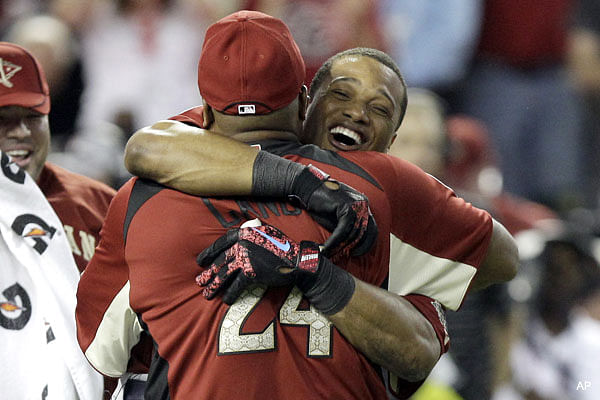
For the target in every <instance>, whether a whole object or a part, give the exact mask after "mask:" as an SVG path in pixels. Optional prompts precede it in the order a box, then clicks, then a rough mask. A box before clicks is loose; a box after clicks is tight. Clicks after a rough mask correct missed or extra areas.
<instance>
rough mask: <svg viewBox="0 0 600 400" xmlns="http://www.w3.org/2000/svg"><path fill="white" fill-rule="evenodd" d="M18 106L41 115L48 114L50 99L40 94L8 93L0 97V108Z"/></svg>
mask: <svg viewBox="0 0 600 400" xmlns="http://www.w3.org/2000/svg"><path fill="white" fill-rule="evenodd" d="M6 106H20V107H25V108H31V109H32V110H35V111H37V112H39V113H41V114H48V113H49V112H50V97H49V96H47V95H45V94H42V93H31V92H27V93H10V94H6V95H4V96H0V107H6Z"/></svg>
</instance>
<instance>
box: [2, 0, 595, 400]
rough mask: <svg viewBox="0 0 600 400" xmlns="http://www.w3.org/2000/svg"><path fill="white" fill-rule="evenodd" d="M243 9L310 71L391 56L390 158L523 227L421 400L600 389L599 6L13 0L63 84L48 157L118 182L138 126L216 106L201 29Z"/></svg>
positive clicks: (464, 317) (563, 0) (507, 399)
mask: <svg viewBox="0 0 600 400" xmlns="http://www.w3.org/2000/svg"><path fill="white" fill-rule="evenodd" d="M244 8H246V9H254V10H259V11H263V12H266V13H268V14H271V15H274V16H276V17H279V18H281V19H283V20H284V21H285V22H286V23H287V24H288V25H289V27H290V29H291V31H292V33H293V35H294V37H295V39H296V41H297V42H298V44H299V47H300V49H301V51H302V54H303V56H304V58H305V60H306V67H307V83H309V82H310V79H311V78H312V75H313V74H314V73H315V71H316V70H317V68H318V67H319V66H320V65H321V64H322V63H323V61H325V60H326V59H327V58H328V57H329V56H331V55H333V54H335V53H337V52H339V51H341V50H344V49H347V48H351V47H357V46H364V47H374V48H377V49H380V50H383V51H386V52H387V53H389V54H390V55H391V56H392V57H393V58H394V59H395V60H396V62H397V63H398V65H399V66H400V69H401V71H402V73H403V74H404V78H405V80H406V82H407V85H408V86H409V87H410V88H411V90H410V91H409V105H408V110H407V114H406V117H405V119H404V122H403V123H402V126H401V127H400V129H399V131H398V137H397V139H396V141H395V143H394V145H393V146H392V148H391V150H390V153H392V154H393V155H396V156H398V157H401V158H405V159H407V160H409V161H411V162H414V163H415V164H417V165H419V166H420V167H421V168H423V169H424V170H425V171H427V172H429V173H430V174H432V175H434V176H436V177H437V178H439V179H440V180H442V181H443V182H444V183H446V184H447V185H449V186H450V187H452V188H453V189H454V190H455V191H456V192H457V193H458V194H459V195H461V196H463V197H465V198H466V199H468V200H469V201H470V202H472V203H473V204H475V205H476V206H478V207H481V208H484V209H486V210H488V211H490V213H491V214H492V215H493V216H494V217H495V218H496V219H498V220H499V221H500V222H502V223H503V224H504V225H505V226H506V227H507V229H509V231H510V232H511V233H512V234H513V235H514V236H515V238H516V239H517V242H518V244H519V250H520V254H521V258H522V267H521V271H520V273H519V275H518V276H517V278H516V279H515V280H513V281H512V282H510V283H509V284H507V285H501V286H496V287H495V286H493V287H491V288H489V289H487V290H485V291H482V292H478V293H475V294H473V295H471V296H469V297H467V301H466V302H465V304H463V307H462V308H461V310H460V311H459V312H457V313H450V315H449V316H448V323H449V331H450V334H451V337H452V346H451V351H450V353H449V355H448V356H445V357H444V358H443V359H442V361H440V363H439V364H438V367H436V369H435V370H434V373H433V374H432V377H431V379H430V381H429V383H428V385H426V386H425V387H424V388H423V390H422V391H421V392H420V393H418V394H417V395H415V398H419V399H435V398H448V399H450V398H459V399H460V398H463V399H477V400H480V399H487V398H490V399H496V400H511V399H515V400H517V399H557V400H558V399H561V400H562V399H592V398H594V399H597V398H600V397H598V393H600V390H599V389H600V369H599V368H597V360H600V341H598V340H597V338H598V337H600V269H599V267H598V260H599V257H600V212H599V209H600V208H599V207H600V174H599V172H598V171H600V161H599V159H600V157H598V154H600V0H545V1H538V0H487V1H477V0H470V1H469V0H427V1H423V0H143V1H142V0H19V1H0V36H1V39H2V40H6V41H10V42H15V43H17V44H20V45H22V46H23V47H25V48H27V49H28V50H30V51H31V52H32V53H33V54H34V55H35V56H36V57H37V58H38V60H40V62H41V64H42V66H43V68H44V70H45V72H46V75H47V78H48V82H49V84H50V93H51V98H52V110H51V113H50V121H51V131H52V136H53V140H52V151H51V154H50V156H49V160H51V161H53V162H55V163H57V164H59V165H62V166H64V167H66V168H68V169H70V170H73V171H75V172H79V173H82V174H84V175H87V176H90V177H92V178H96V179H99V180H101V181H104V182H106V183H108V184H109V185H111V186H113V187H115V188H118V187H119V186H120V185H121V184H122V183H123V182H124V181H125V180H126V179H128V178H129V176H128V173H127V171H126V170H125V169H124V167H123V161H122V155H123V148H124V145H125V143H126V141H127V139H128V138H129V136H130V135H131V134H132V133H133V132H135V131H136V130H137V129H139V128H141V127H143V126H146V125H149V124H151V123H153V122H155V121H157V120H160V119H165V118H168V117H170V116H171V115H175V114H177V113H179V112H180V111H181V110H182V109H186V108H190V107H193V106H195V105H198V104H199V103H200V102H201V98H200V95H199V93H198V90H197V84H196V79H197V78H196V74H197V67H196V65H197V60H198V55H199V54H200V50H201V49H200V47H201V44H202V41H203V32H204V31H205V29H206V27H207V26H208V25H210V24H211V23H212V22H214V21H216V20H217V19H219V18H221V17H222V16H224V15H227V14H229V13H231V12H233V11H235V10H237V9H244ZM595 386H597V388H596V390H594V387H595ZM436 388H438V389H439V390H442V391H443V390H445V391H446V392H444V393H446V394H445V395H441V396H446V397H435V396H440V394H439V393H440V392H436ZM450 392H452V393H453V394H452V396H456V397H448V396H450V395H449V394H448V393H450ZM436 393H437V394H436ZM594 393H595V394H596V395H594Z"/></svg>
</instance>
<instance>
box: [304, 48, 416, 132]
mask: <svg viewBox="0 0 600 400" xmlns="http://www.w3.org/2000/svg"><path fill="white" fill-rule="evenodd" d="M355 55H358V56H365V57H371V58H373V59H375V60H377V61H379V62H380V63H381V64H383V65H385V66H386V67H388V68H390V69H391V70H392V71H394V73H395V74H396V75H397V76H398V78H399V79H400V82H401V83H402V89H403V91H404V98H403V99H402V103H401V104H400V119H399V120H398V125H397V126H396V129H398V128H399V127H400V124H401V123H402V120H403V119H404V114H405V113H406V105H407V103H408V97H407V93H406V82H405V81H404V77H403V76H402V73H401V72H400V68H399V67H398V64H396V62H395V61H394V60H393V59H392V57H390V56H389V55H388V54H387V53H385V52H383V51H381V50H377V49H373V48H370V47H354V48H352V49H347V50H344V51H341V52H339V53H337V54H334V55H333V56H331V57H329V59H327V61H325V62H324V63H323V65H321V67H320V68H319V69H318V70H317V73H316V74H315V76H314V77H313V80H312V82H311V84H310V90H309V93H308V94H309V95H310V97H311V98H314V96H315V94H316V93H317V90H318V89H319V87H320V86H321V85H322V84H323V81H324V80H325V78H326V77H328V76H330V75H331V74H330V73H331V66H332V65H333V63H334V62H335V61H336V60H339V59H340V58H343V57H346V56H355Z"/></svg>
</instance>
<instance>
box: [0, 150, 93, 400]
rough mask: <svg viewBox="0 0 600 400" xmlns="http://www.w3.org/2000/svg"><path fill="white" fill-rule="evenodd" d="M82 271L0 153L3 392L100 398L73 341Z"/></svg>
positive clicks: (56, 223)
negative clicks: (78, 287) (77, 294)
mask: <svg viewBox="0 0 600 400" xmlns="http://www.w3.org/2000/svg"><path fill="white" fill-rule="evenodd" d="M78 282H79V271H78V269H77V267H76V265H75V262H74V260H73V256H72V254H71V250H70V246H69V244H68V242H67V239H66V236H65V233H64V231H63V228H62V224H61V222H60V220H59V219H58V217H57V215H56V214H55V212H54V210H53V209H52V207H51V206H50V204H49V203H48V201H47V200H46V198H45V197H44V195H43V194H42V192H41V191H40V189H39V188H38V187H37V185H36V184H35V182H34V181H33V180H32V179H31V177H30V176H29V175H28V174H26V173H25V172H24V171H23V170H21V169H20V168H19V167H18V166H17V165H16V164H14V163H12V162H10V159H9V157H8V156H7V155H6V154H4V153H2V152H0V357H2V362H1V363H0V393H1V397H2V398H6V399H47V400H50V399H61V400H65V399H81V400H88V399H89V400H98V399H102V389H103V380H102V376H101V375H100V374H98V373H97V372H96V371H94V370H93V369H92V368H91V366H90V365H89V363H88V362H87V360H86V359H85V357H84V355H83V353H82V351H81V349H80V348H79V345H78V343H77V337H76V327H75V304H76V296H75V295H76V290H77V284H78Z"/></svg>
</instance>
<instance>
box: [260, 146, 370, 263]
mask: <svg viewBox="0 0 600 400" xmlns="http://www.w3.org/2000/svg"><path fill="white" fill-rule="evenodd" d="M252 193H253V195H256V196H264V197H284V196H287V197H288V198H289V199H291V200H293V201H296V202H297V203H299V204H300V206H301V207H303V208H304V209H306V210H307V211H308V213H309V214H310V215H311V217H312V218H313V219H314V220H315V221H317V222H318V223H319V224H320V225H322V226H323V227H325V228H326V229H327V230H329V231H330V232H332V233H331V235H330V236H329V238H328V239H327V241H326V242H325V244H324V245H323V252H324V253H325V254H326V255H334V254H336V253H342V254H344V255H348V254H350V255H353V256H357V255H362V254H365V253H366V252H367V251H368V250H369V249H370V248H371V247H372V246H373V244H374V243H375V241H376V239H377V224H376V223H375V219H374V218H373V215H372V214H371V210H370V209H369V200H368V198H367V197H366V196H365V195H364V194H362V193H360V192H358V191H357V190H355V189H354V188H352V187H350V186H348V185H346V184H344V183H341V182H337V181H335V180H333V179H330V177H329V175H327V174H326V173H324V172H323V171H321V170H320V169H318V168H317V167H315V166H312V165H309V166H304V165H302V164H298V163H295V162H292V161H290V160H286V159H283V158H280V157H277V156H274V155H272V154H269V153H267V152H264V151H260V152H259V153H258V156H257V158H256V160H255V162H254V171H253V188H252Z"/></svg>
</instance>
